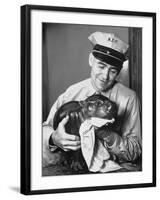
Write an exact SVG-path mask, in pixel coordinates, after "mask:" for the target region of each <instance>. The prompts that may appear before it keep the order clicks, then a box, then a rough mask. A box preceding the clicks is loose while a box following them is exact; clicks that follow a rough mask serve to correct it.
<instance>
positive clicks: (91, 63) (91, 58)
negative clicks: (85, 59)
mask: <svg viewBox="0 0 160 200" xmlns="http://www.w3.org/2000/svg"><path fill="white" fill-rule="evenodd" d="M93 60H94V56H93V54H92V53H90V54H89V66H90V67H92V65H93Z"/></svg>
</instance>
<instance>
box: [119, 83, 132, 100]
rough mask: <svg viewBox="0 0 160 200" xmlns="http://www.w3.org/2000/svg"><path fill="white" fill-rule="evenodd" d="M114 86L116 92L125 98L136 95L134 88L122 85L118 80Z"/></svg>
mask: <svg viewBox="0 0 160 200" xmlns="http://www.w3.org/2000/svg"><path fill="white" fill-rule="evenodd" d="M115 88H116V89H117V90H118V93H119V94H121V95H122V96H124V97H125V98H130V97H135V96H136V92H135V91H134V90H132V89H131V88H129V87H127V86H125V85H123V84H122V83H120V82H117V84H116V85H115Z"/></svg>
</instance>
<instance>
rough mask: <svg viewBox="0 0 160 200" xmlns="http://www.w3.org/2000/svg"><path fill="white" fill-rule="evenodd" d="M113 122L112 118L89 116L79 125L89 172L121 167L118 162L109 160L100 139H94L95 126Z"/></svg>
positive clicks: (108, 170)
mask: <svg viewBox="0 0 160 200" xmlns="http://www.w3.org/2000/svg"><path fill="white" fill-rule="evenodd" d="M113 122H114V119H112V120H106V119H100V118H91V119H87V120H85V121H84V122H83V123H82V124H81V126H80V130H79V133H80V138H81V149H82V154H83V157H84V159H85V161H86V163H87V166H88V169H89V171H91V172H110V171H115V170H118V169H120V168H121V166H120V165H119V164H118V163H116V162H114V161H112V160H110V154H109V152H108V150H107V149H106V148H105V147H104V146H103V144H102V142H101V140H99V139H97V140H95V128H96V127H101V126H103V125H105V124H106V125H107V124H108V123H113Z"/></svg>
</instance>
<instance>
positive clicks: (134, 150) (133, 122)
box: [104, 95, 142, 162]
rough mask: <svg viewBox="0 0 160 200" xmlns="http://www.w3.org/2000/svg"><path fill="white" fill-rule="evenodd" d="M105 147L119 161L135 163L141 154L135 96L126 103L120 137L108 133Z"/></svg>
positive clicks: (139, 122) (138, 117)
mask: <svg viewBox="0 0 160 200" xmlns="http://www.w3.org/2000/svg"><path fill="white" fill-rule="evenodd" d="M107 135H108V136H107V137H106V138H105V140H104V141H105V142H104V144H105V146H106V147H107V149H108V150H109V152H111V153H112V154H114V155H115V156H116V157H117V158H118V159H119V161H121V162H123V161H125V162H126V161H130V162H134V161H136V160H137V159H138V158H139V157H140V156H141V153H142V148H141V144H142V141H141V119H140V103H139V100H138V98H137V96H136V95H134V96H133V97H132V98H131V99H130V100H129V102H128V105H127V108H126V113H125V116H124V119H123V125H122V128H121V136H120V135H119V134H117V133H115V132H111V131H108V133H107Z"/></svg>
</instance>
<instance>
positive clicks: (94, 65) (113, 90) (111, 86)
mask: <svg viewBox="0 0 160 200" xmlns="http://www.w3.org/2000/svg"><path fill="white" fill-rule="evenodd" d="M89 40H90V41H91V43H92V44H93V50H92V52H91V53H90V55H89V65H90V67H91V78H89V79H87V80H84V81H82V82H79V83H76V84H74V85H72V86H70V87H69V88H68V89H67V90H66V91H65V92H64V93H63V94H61V95H60V96H59V98H58V99H57V101H56V102H55V103H54V105H53V106H52V108H51V110H50V113H49V116H48V118H47V120H46V121H45V122H44V125H43V142H44V144H43V150H44V152H43V153H44V154H43V161H44V165H47V164H48V163H50V164H52V163H54V162H56V159H55V157H54V156H53V155H54V151H55V150H56V148H57V147H60V148H61V149H63V150H64V151H70V150H73V151H76V150H78V149H79V148H80V147H81V143H80V138H79V137H78V136H74V135H70V134H68V133H66V131H65V128H64V127H65V124H66V123H67V121H68V117H66V118H64V119H63V120H62V121H61V123H60V124H59V126H58V128H57V130H53V128H52V127H53V118H54V114H55V112H56V110H57V109H58V108H59V107H60V106H61V105H63V104H64V103H66V102H69V101H72V100H77V101H80V100H84V99H86V98H87V97H89V96H91V95H93V94H95V93H101V94H102V95H104V96H106V97H108V98H109V99H110V100H112V101H113V102H115V103H116V104H117V107H118V117H117V121H116V124H115V127H114V130H112V131H108V130H105V131H104V130H102V131H100V132H99V137H100V138H101V139H102V140H103V141H104V146H105V147H106V148H107V150H108V151H109V153H110V154H111V155H112V156H113V157H115V158H116V160H118V162H119V163H120V164H121V166H123V167H124V169H127V170H129V171H133V170H140V169H141V168H140V167H139V165H138V164H137V163H138V162H139V160H140V158H141V124H140V104H139V100H138V98H137V96H136V93H135V92H134V91H133V90H131V89H129V88H127V87H126V86H124V85H122V84H121V83H119V82H117V81H116V78H117V76H118V74H119V72H120V70H121V69H122V66H123V62H124V61H125V53H126V51H127V49H128V45H127V44H126V43H124V42H123V41H121V40H120V39H119V38H118V37H116V36H115V35H114V34H110V33H102V32H95V33H93V34H91V35H90V36H89ZM46 147H48V148H46Z"/></svg>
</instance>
